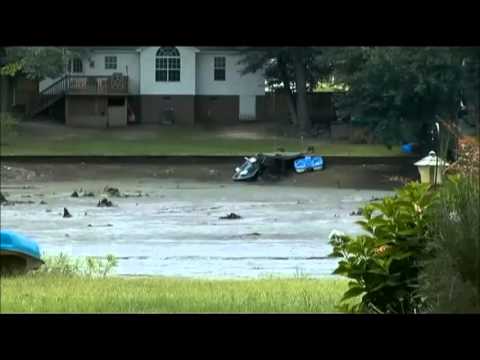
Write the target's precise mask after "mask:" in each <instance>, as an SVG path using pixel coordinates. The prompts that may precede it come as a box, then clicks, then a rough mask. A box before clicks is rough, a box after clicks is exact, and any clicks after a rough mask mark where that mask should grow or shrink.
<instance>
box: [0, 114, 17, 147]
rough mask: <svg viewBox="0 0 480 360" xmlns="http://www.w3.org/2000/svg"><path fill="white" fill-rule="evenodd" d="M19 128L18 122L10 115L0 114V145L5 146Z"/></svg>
mask: <svg viewBox="0 0 480 360" xmlns="http://www.w3.org/2000/svg"><path fill="white" fill-rule="evenodd" d="M17 128H18V120H17V119H16V118H15V117H14V116H13V115H11V114H9V113H0V136H1V137H0V143H2V144H4V143H5V140H6V139H8V138H9V137H11V136H13V135H15V134H16V132H17Z"/></svg>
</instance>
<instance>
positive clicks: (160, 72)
mask: <svg viewBox="0 0 480 360" xmlns="http://www.w3.org/2000/svg"><path fill="white" fill-rule="evenodd" d="M155 81H180V52H179V51H178V50H177V48H174V47H161V48H160V49H158V51H157V55H156V57H155Z"/></svg>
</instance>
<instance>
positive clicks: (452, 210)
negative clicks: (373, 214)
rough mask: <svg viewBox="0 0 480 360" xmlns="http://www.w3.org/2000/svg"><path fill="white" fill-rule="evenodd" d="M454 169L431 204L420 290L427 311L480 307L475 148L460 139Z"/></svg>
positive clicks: (479, 185) (479, 152) (479, 192)
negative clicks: (426, 257)
mask: <svg viewBox="0 0 480 360" xmlns="http://www.w3.org/2000/svg"><path fill="white" fill-rule="evenodd" d="M459 144H460V146H459V156H458V158H457V160H456V162H455V163H454V164H453V165H452V166H451V167H450V169H449V170H450V171H453V172H454V173H456V175H452V176H450V177H449V178H448V180H447V181H446V182H445V183H444V184H443V186H442V187H441V188H440V190H439V192H440V196H439V198H438V201H437V202H436V203H435V204H434V206H433V207H432V210H433V211H434V220H433V223H432V224H431V233H432V239H431V241H430V250H431V251H432V254H433V255H432V256H433V258H432V259H431V260H430V261H427V262H426V264H425V267H424V271H423V274H422V283H421V285H422V286H421V292H422V293H423V294H424V295H425V296H426V297H427V298H428V299H429V303H430V309H429V310H430V311H432V312H456V313H458V312H460V313H465V312H468V313H470V312H480V234H479V232H480V178H479V174H480V171H479V167H480V149H479V144H478V142H475V141H473V142H472V141H471V140H468V139H460V141H459Z"/></svg>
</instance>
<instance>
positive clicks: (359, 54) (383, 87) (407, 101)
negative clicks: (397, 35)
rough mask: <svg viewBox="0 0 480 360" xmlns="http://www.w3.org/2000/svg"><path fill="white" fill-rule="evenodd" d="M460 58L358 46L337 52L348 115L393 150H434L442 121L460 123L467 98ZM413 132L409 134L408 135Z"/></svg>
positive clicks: (340, 102)
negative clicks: (413, 146)
mask: <svg viewBox="0 0 480 360" xmlns="http://www.w3.org/2000/svg"><path fill="white" fill-rule="evenodd" d="M459 59H460V56H459V54H457V53H456V52H455V51H452V49H451V48H445V47H443V48H442V47H435V48H433V47H423V48H415V47H355V48H351V47H350V48H342V49H336V51H335V52H334V53H332V56H331V61H332V63H333V64H334V69H335V70H334V74H335V79H336V81H338V82H340V83H342V84H345V85H346V86H347V89H348V91H346V92H345V93H344V94H342V95H340V96H338V97H337V98H336V104H337V107H338V108H339V110H340V113H341V114H343V115H346V114H350V115H352V116H354V117H357V118H360V119H362V118H363V119H364V120H365V123H367V124H368V125H369V126H371V128H372V129H373V130H374V131H375V132H376V133H377V135H379V137H380V138H382V139H383V140H384V141H385V143H387V145H392V144H393V143H396V142H398V141H399V140H403V141H412V140H415V139H417V140H420V141H421V142H422V143H423V144H424V145H425V146H427V145H429V144H428V143H429V141H430V139H431V133H430V131H431V129H432V128H433V124H434V123H435V122H436V121H437V120H438V119H445V120H447V121H449V122H455V121H456V118H457V113H458V109H459V104H460V95H461V93H462V81H461V80H462V76H463V73H464V71H463V70H462V66H461V61H460V60H459ZM405 129H411V133H410V134H409V135H407V134H402V131H403V130H405Z"/></svg>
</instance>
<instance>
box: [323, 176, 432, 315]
mask: <svg viewBox="0 0 480 360" xmlns="http://www.w3.org/2000/svg"><path fill="white" fill-rule="evenodd" d="M434 197H435V193H433V192H432V191H430V189H429V186H428V185H426V184H419V183H413V182H412V183H409V184H407V185H406V186H405V187H403V188H401V189H399V190H397V194H396V195H395V196H393V197H386V198H384V199H383V200H382V201H381V202H374V203H371V204H368V205H366V206H365V207H364V208H363V216H364V218H365V219H364V220H360V221H358V222H357V223H358V224H359V225H361V226H362V228H363V229H364V230H365V231H366V234H365V235H359V236H356V237H351V236H333V237H332V239H331V240H330V243H331V245H332V246H333V253H332V256H336V257H341V258H342V259H341V260H340V262H339V266H338V267H337V269H336V270H335V271H334V274H337V275H343V276H347V277H349V278H350V279H352V281H351V282H349V289H348V291H347V292H346V293H345V294H344V296H343V298H342V302H343V301H346V300H349V299H351V298H356V297H359V296H361V300H360V302H359V303H358V304H356V306H354V307H353V308H352V307H351V308H350V310H354V311H367V312H376V313H413V312H416V311H418V310H419V309H420V308H421V307H422V306H423V304H424V299H423V298H422V297H420V296H418V294H417V289H418V273H419V269H420V267H421V261H423V260H424V259H425V257H427V256H428V254H427V251H426V245H427V239H428V231H429V227H428V225H429V222H430V221H431V217H430V215H429V211H428V210H429V207H430V206H431V204H432V201H433V199H434Z"/></svg>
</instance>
